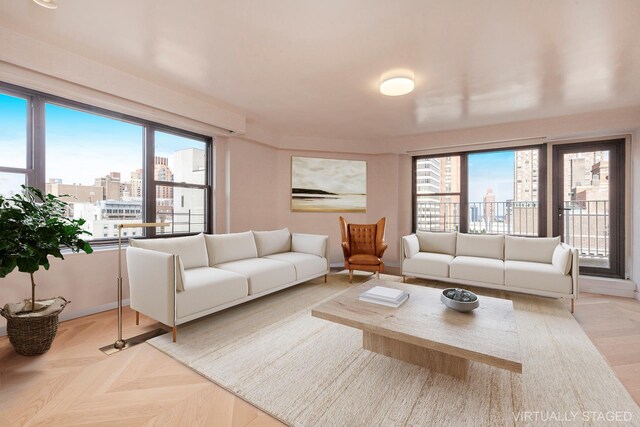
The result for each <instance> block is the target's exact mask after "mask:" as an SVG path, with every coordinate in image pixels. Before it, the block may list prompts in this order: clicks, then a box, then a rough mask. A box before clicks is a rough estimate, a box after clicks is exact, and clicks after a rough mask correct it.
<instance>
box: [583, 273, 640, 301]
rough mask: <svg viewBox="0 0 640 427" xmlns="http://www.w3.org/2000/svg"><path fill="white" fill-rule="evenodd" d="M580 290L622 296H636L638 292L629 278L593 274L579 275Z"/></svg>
mask: <svg viewBox="0 0 640 427" xmlns="http://www.w3.org/2000/svg"><path fill="white" fill-rule="evenodd" d="M580 292H589V293H592V294H601V295H611V296H615V297H624V298H634V297H635V298H637V294H638V292H636V285H635V283H633V282H632V281H631V280H623V279H611V278H608V277H594V276H580Z"/></svg>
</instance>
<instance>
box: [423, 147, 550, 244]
mask: <svg viewBox="0 0 640 427" xmlns="http://www.w3.org/2000/svg"><path fill="white" fill-rule="evenodd" d="M533 149H537V150H538V203H539V207H538V237H546V236H547V144H546V143H545V144H534V145H523V146H516V147H504V148H490V149H485V150H470V151H452V152H443V153H437V154H427V155H419V156H413V157H412V171H411V186H412V188H411V197H412V202H411V203H412V224H411V230H412V232H413V233H415V232H416V230H417V226H418V209H417V202H418V194H417V185H416V184H417V182H416V179H417V177H416V171H417V162H418V160H420V159H432V158H442V157H450V156H460V192H459V193H457V192H456V193H434V194H433V195H434V196H447V195H459V197H460V232H461V233H467V232H468V231H469V161H468V158H469V155H471V154H479V153H495V152H500V151H514V152H515V151H524V150H533ZM523 237H526V236H523Z"/></svg>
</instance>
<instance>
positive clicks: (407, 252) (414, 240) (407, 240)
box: [402, 234, 420, 258]
mask: <svg viewBox="0 0 640 427" xmlns="http://www.w3.org/2000/svg"><path fill="white" fill-rule="evenodd" d="M402 242H403V245H404V256H405V258H411V257H412V256H414V255H415V254H417V253H418V252H420V241H419V240H418V236H416V235H415V234H410V235H408V236H404V237H403V238H402Z"/></svg>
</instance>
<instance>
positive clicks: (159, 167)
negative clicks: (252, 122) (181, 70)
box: [0, 85, 212, 242]
mask: <svg viewBox="0 0 640 427" xmlns="http://www.w3.org/2000/svg"><path fill="white" fill-rule="evenodd" d="M211 153H212V139H211V138H209V137H205V136H202V135H197V134H193V133H191V132H187V131H183V130H180V129H175V128H170V127H167V126H164V125H160V124H157V123H152V122H148V121H146V120H142V119H138V118H135V117H131V116H126V115H122V114H118V113H113V112H110V111H106V110H102V109H100V108H96V107H91V106H87V105H83V104H79V103H76V102H72V101H67V100H64V99H59V98H57V97H53V96H49V95H46V94H42V93H38V92H34V91H30V90H27V89H22V88H17V87H14V86H9V85H0V194H3V195H11V194H14V193H16V192H18V191H20V185H22V184H27V185H30V186H33V187H38V188H40V189H42V190H45V191H46V192H47V193H52V194H55V195H58V196H63V197H64V199H65V200H66V201H67V202H68V203H69V210H68V212H67V214H68V215H69V216H70V217H74V218H83V219H85V220H86V224H85V228H86V229H87V231H89V232H91V233H92V237H91V239H92V240H94V241H104V242H109V241H112V240H113V239H114V238H115V237H117V235H118V227H117V225H118V224H121V223H142V222H162V223H165V224H166V225H165V226H164V227H158V228H157V229H149V228H148V229H143V228H142V227H141V228H126V229H124V231H123V235H124V236H126V237H141V236H148V237H153V236H155V235H158V234H163V235H171V234H188V233H196V232H211V219H210V217H211V209H210V207H209V206H208V203H210V201H211V200H212V197H211V191H212V185H211V181H212V171H211V168H212V166H211Z"/></svg>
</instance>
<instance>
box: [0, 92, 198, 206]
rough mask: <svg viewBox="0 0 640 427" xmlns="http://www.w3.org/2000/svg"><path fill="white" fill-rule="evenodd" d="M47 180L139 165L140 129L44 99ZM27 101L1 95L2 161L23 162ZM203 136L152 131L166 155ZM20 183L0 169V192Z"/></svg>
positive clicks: (82, 178) (90, 176) (88, 178)
mask: <svg viewBox="0 0 640 427" xmlns="http://www.w3.org/2000/svg"><path fill="white" fill-rule="evenodd" d="M45 114H46V116H45V117H46V180H47V181H48V180H49V179H50V178H59V179H62V182H63V183H65V184H74V183H75V184H83V185H93V184H94V180H95V178H99V177H102V176H105V175H108V174H109V173H110V172H120V173H121V175H122V179H123V180H125V181H128V180H129V176H130V175H129V174H130V172H133V171H135V170H136V169H141V168H142V163H143V143H144V140H143V137H144V128H143V127H142V126H140V125H137V124H132V123H128V122H123V121H119V120H114V119H111V118H106V117H102V116H98V115H95V114H90V113H85V112H82V111H78V110H73V109H70V108H66V107H61V106H58V105H54V104H46V107H45ZM26 123H27V102H26V100H24V99H21V98H15V97H11V96H8V95H4V94H0V166H5V167H15V168H25V167H26V157H27V154H26V135H27V130H26ZM190 147H193V148H199V149H203V148H204V143H203V142H201V141H196V140H192V139H189V138H183V137H179V136H175V135H171V134H167V133H164V132H156V155H158V156H163V157H169V156H170V155H171V153H173V152H175V151H177V150H180V149H185V148H190ZM23 182H24V177H23V175H17V174H7V173H0V193H2V194H6V193H7V191H9V190H10V189H17V187H18V186H19V185H20V184H21V183H23Z"/></svg>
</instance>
